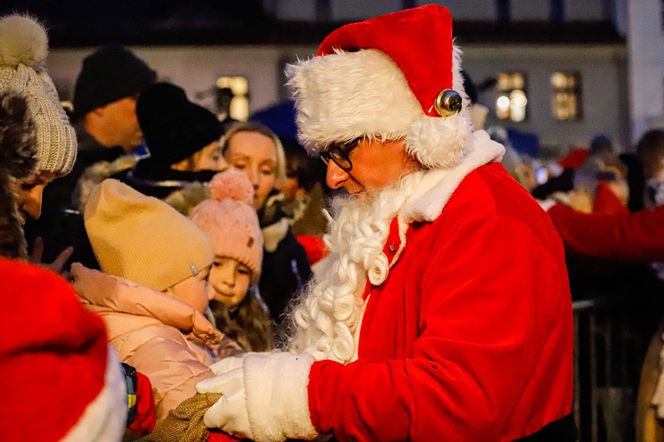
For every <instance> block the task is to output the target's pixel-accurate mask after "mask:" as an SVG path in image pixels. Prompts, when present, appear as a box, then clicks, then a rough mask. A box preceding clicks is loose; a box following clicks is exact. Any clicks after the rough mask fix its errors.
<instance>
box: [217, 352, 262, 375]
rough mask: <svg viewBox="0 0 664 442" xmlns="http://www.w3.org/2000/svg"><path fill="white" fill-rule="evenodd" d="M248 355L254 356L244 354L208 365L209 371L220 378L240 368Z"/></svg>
mask: <svg viewBox="0 0 664 442" xmlns="http://www.w3.org/2000/svg"><path fill="white" fill-rule="evenodd" d="M250 354H255V353H245V354H243V355H241V356H232V357H228V358H224V359H222V360H220V361H218V362H215V363H214V364H212V365H210V370H212V373H214V374H216V375H217V376H221V375H223V374H226V373H228V372H229V371H233V370H235V369H237V368H240V367H242V361H243V360H244V358H245V357H247V356H248V355H250Z"/></svg>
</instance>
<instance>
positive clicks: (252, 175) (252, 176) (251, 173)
mask: <svg viewBox="0 0 664 442" xmlns="http://www.w3.org/2000/svg"><path fill="white" fill-rule="evenodd" d="M244 173H246V174H247V177H248V178H249V181H250V182H251V185H252V186H254V190H255V189H258V174H259V172H258V170H255V169H254V168H253V167H247V168H245V169H244Z"/></svg>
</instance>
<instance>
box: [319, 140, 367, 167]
mask: <svg viewBox="0 0 664 442" xmlns="http://www.w3.org/2000/svg"><path fill="white" fill-rule="evenodd" d="M363 138H364V137H358V138H355V139H354V140H350V141H347V142H345V143H341V144H332V145H331V146H330V147H329V148H328V149H327V150H326V151H325V152H323V153H321V154H320V159H321V160H322V161H323V163H325V164H328V163H329V162H330V160H332V161H334V163H335V164H336V165H337V166H339V167H340V168H341V169H343V170H344V171H345V172H350V171H351V170H352V169H353V163H351V161H350V158H349V155H350V153H351V152H352V151H353V149H355V148H356V147H357V146H358V145H359V144H360V141H362V139H363Z"/></svg>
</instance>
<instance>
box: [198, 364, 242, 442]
mask: <svg viewBox="0 0 664 442" xmlns="http://www.w3.org/2000/svg"><path fill="white" fill-rule="evenodd" d="M243 379H244V377H243V374H242V368H237V369H235V370H233V371H230V372H228V373H226V374H225V375H223V376H216V377H214V378H210V379H206V380H204V381H201V382H199V383H198V384H197V385H196V390H197V391H198V392H199V393H221V395H222V396H221V398H220V399H219V400H218V401H217V403H216V404H214V405H213V406H211V407H210V408H209V409H208V411H207V412H206V413H205V416H203V422H204V423H205V425H206V426H207V427H210V428H222V429H223V430H224V431H226V432H227V433H230V434H232V435H234V436H238V437H240V438H244V437H246V436H248V435H249V434H251V428H250V427H249V416H248V415H247V406H246V399H245V397H244V386H243V385H242V383H243Z"/></svg>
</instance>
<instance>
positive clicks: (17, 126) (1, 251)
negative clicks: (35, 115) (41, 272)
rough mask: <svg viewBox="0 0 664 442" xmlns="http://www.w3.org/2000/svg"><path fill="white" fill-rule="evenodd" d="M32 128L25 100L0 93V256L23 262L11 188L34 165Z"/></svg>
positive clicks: (18, 219) (23, 246)
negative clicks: (18, 259)
mask: <svg viewBox="0 0 664 442" xmlns="http://www.w3.org/2000/svg"><path fill="white" fill-rule="evenodd" d="M35 142H36V138H35V131H34V124H33V121H32V118H30V115H29V112H28V104H27V101H26V99H25V98H24V97H23V96H21V95H19V94H17V93H15V92H12V91H4V92H2V93H0V256H4V257H7V258H23V259H27V257H28V253H27V245H26V243H25V237H24V234H23V226H22V219H21V215H20V213H19V212H18V207H17V204H16V195H14V190H13V187H14V186H15V185H16V182H17V181H18V180H21V179H23V178H25V177H27V176H28V175H30V174H31V173H32V172H33V170H34V168H35V165H36V158H35V155H36V144H35Z"/></svg>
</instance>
